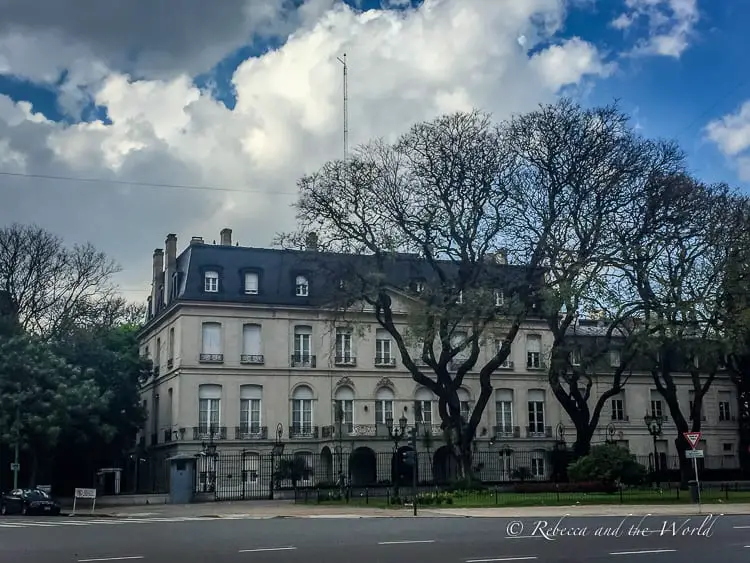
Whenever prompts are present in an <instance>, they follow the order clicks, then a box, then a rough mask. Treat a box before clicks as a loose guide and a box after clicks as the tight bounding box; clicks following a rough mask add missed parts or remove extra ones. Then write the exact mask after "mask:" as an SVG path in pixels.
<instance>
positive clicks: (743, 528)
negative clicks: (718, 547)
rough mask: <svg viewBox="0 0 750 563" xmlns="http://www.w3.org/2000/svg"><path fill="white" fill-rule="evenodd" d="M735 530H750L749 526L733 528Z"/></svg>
mask: <svg viewBox="0 0 750 563" xmlns="http://www.w3.org/2000/svg"><path fill="white" fill-rule="evenodd" d="M734 529H735V530H750V526H734Z"/></svg>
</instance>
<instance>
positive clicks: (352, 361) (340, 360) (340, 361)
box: [334, 355, 357, 367]
mask: <svg viewBox="0 0 750 563" xmlns="http://www.w3.org/2000/svg"><path fill="white" fill-rule="evenodd" d="M334 364H335V365H337V366H350V367H351V366H356V365H357V358H355V357H354V356H351V355H344V356H336V358H334Z"/></svg>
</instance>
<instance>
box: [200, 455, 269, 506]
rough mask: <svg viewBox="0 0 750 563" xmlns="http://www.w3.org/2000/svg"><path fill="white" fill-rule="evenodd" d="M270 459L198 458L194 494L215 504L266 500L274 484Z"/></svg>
mask: <svg viewBox="0 0 750 563" xmlns="http://www.w3.org/2000/svg"><path fill="white" fill-rule="evenodd" d="M271 467H272V466H271V459H270V456H261V455H259V454H256V453H249V452H241V453H236V454H234V453H232V454H220V455H219V454H217V455H213V456H209V455H203V456H200V457H199V458H198V470H197V471H196V483H195V491H196V492H197V493H213V494H214V496H215V498H216V500H250V499H264V498H268V496H269V487H270V483H271V473H272V470H271Z"/></svg>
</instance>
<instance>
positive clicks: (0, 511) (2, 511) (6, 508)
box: [0, 505, 8, 516]
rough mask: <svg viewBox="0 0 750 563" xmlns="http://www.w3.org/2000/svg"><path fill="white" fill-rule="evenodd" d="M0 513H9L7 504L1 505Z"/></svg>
mask: <svg viewBox="0 0 750 563" xmlns="http://www.w3.org/2000/svg"><path fill="white" fill-rule="evenodd" d="M0 514H2V515H3V516H5V515H6V514H8V507H7V506H5V505H2V506H0Z"/></svg>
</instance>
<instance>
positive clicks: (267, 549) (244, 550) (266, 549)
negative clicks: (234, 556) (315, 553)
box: [238, 547, 297, 553]
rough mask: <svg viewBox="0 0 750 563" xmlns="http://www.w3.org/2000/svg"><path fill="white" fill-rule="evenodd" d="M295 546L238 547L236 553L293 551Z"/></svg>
mask: <svg viewBox="0 0 750 563" xmlns="http://www.w3.org/2000/svg"><path fill="white" fill-rule="evenodd" d="M295 549H297V548H296V547H260V548H258V549H240V551H239V552H238V553H261V552H263V551H293V550H295Z"/></svg>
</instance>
